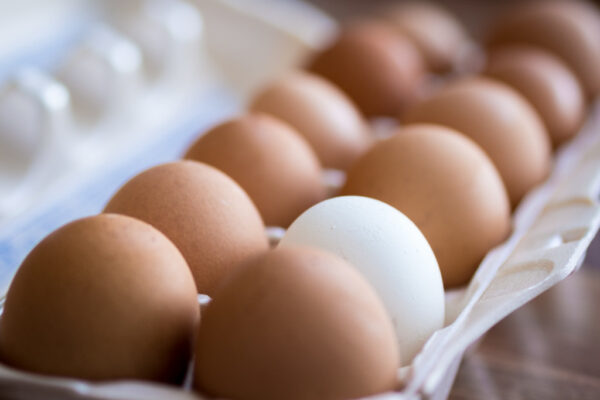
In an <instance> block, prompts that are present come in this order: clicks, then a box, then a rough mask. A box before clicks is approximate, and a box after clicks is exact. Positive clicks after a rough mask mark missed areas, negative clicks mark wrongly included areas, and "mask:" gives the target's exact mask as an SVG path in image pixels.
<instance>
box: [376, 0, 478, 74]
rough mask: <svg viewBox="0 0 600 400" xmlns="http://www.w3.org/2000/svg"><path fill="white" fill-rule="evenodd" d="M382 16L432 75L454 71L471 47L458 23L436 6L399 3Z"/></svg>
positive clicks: (416, 2)
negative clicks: (414, 49) (408, 41)
mask: <svg viewBox="0 0 600 400" xmlns="http://www.w3.org/2000/svg"><path fill="white" fill-rule="evenodd" d="M382 16H383V18H384V19H385V20H386V21H387V22H389V23H390V24H391V25H392V26H393V27H394V29H396V30H398V32H400V33H402V34H404V35H406V37H407V38H409V39H410V40H411V41H412V42H413V43H414V44H415V45H416V47H417V48H418V49H419V51H420V53H421V55H422V57H423V59H424V60H425V63H426V64H427V67H428V68H429V69H430V70H432V71H434V72H448V71H450V70H452V69H454V68H455V67H456V66H457V65H458V64H459V63H460V62H461V61H462V59H461V58H462V57H463V56H465V54H466V52H467V50H468V48H469V47H470V46H471V41H470V39H469V37H468V35H467V33H466V32H465V29H464V28H463V26H462V25H461V23H460V22H459V21H458V20H457V19H456V17H454V15H452V14H451V13H450V12H449V11H448V10H446V9H445V8H444V7H443V6H441V5H439V4H435V3H429V2H424V1H408V2H402V3H398V4H395V5H394V6H392V7H391V8H389V9H386V10H385V11H384V12H383V13H382Z"/></svg>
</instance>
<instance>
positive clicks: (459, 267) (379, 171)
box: [292, 125, 511, 329]
mask: <svg viewBox="0 0 600 400" xmlns="http://www.w3.org/2000/svg"><path fill="white" fill-rule="evenodd" d="M342 194H345V195H361V196H369V197H373V198H376V199H379V200H381V201H384V202H386V203H388V204H390V205H392V206H394V207H395V208H396V209H398V210H400V211H401V212H402V213H404V214H405V215H406V216H407V217H408V218H410V219H411V220H412V222H414V223H415V224H416V226H417V227H418V228H419V229H420V230H421V232H423V234H424V235H425V238H427V241H428V242H429V245H431V247H432V249H433V252H434V253H435V256H436V258H437V261H438V263H439V267H440V270H441V273H442V278H443V281H444V285H445V287H446V288H450V287H457V286H461V285H464V284H466V283H468V282H469V280H470V279H471V277H472V276H473V273H474V272H475V270H476V269H477V267H478V265H479V263H480V261H481V260H482V258H483V257H484V256H485V254H486V253H487V252H488V251H489V250H490V249H491V248H492V247H494V246H495V245H497V244H499V243H501V242H502V241H503V240H504V239H505V238H506V237H507V236H508V233H509V231H510V225H511V221H510V204H509V201H508V196H507V194H506V189H505V188H504V185H503V183H502V180H501V178H500V176H499V174H498V172H497V170H496V168H495V167H494V165H493V164H492V162H491V161H490V159H489V158H488V157H487V156H486V154H485V153H484V152H483V150H481V148H479V147H478V146H477V145H476V144H475V143H474V142H473V141H471V140H470V139H468V138H467V137H465V136H463V135H461V134H460V133H458V132H456V131H453V130H451V129H448V128H445V127H442V126H435V125H413V126H406V127H405V128H403V129H401V130H400V131H399V132H398V133H396V134H395V135H394V136H392V137H391V138H389V139H387V140H385V141H382V142H380V143H378V144H377V145H376V146H375V147H373V149H371V151H369V152H368V153H367V154H365V156H363V157H362V158H361V159H360V160H359V161H358V162H357V163H356V165H355V166H354V167H353V168H352V169H351V170H350V172H349V173H348V180H347V182H346V184H345V186H344V187H343V188H342ZM365 223H366V222H365ZM292 227H293V225H292ZM399 241H400V239H399ZM403 242H404V243H405V244H403V246H405V247H406V246H411V245H412V243H411V242H408V240H404V241H403ZM397 247H399V245H397ZM405 251H406V250H405ZM419 267H421V266H419ZM416 286H417V287H416V288H415V289H414V290H417V291H418V290H423V289H421V288H420V287H419V286H418V285H416ZM405 329H406V328H405Z"/></svg>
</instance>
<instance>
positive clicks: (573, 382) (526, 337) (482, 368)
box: [450, 238, 600, 400]
mask: <svg viewBox="0 0 600 400" xmlns="http://www.w3.org/2000/svg"><path fill="white" fill-rule="evenodd" d="M598 250H600V240H599V239H598V238H597V239H596V241H595V243H594V244H593V248H592V250H591V251H590V254H589V256H588V259H587V260H586V263H585V264H584V266H583V267H582V269H581V270H579V271H578V272H576V273H575V274H573V275H572V276H570V277H569V278H567V279H566V280H564V281H562V282H561V283H559V284H558V285H557V286H555V287H554V288H552V289H550V290H549V291H548V292H546V293H544V294H542V295H541V296H539V297H538V298H536V299H535V300H533V301H532V302H530V303H528V304H526V305H525V306H523V307H522V308H520V309H519V310H517V311H516V312H514V313H513V314H511V315H510V316H508V317H507V318H506V319H504V320H503V321H502V322H500V324H498V325H496V326H495V327H494V328H492V330H491V331H490V332H488V333H487V334H486V336H485V337H484V338H483V340H482V341H481V343H480V344H479V345H478V346H477V348H476V349H475V350H474V351H472V352H470V353H469V354H467V355H466V356H465V358H464V359H463V362H462V364H461V367H460V370H459V372H458V376H457V378H456V381H455V383H454V386H453V388H452V392H451V394H450V399H454V400H459V399H460V400H467V399H490V400H493V399H546V400H553V399H556V400H559V399H560V400H568V399H582V400H583V399H590V400H592V399H594V400H597V399H600V260H599V259H598V257H597V256H596V254H595V253H596V252H597V251H598Z"/></svg>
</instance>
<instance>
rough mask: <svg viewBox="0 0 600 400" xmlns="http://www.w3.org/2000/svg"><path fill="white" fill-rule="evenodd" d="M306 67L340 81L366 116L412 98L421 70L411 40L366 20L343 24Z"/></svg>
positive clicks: (393, 109)
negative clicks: (334, 39) (341, 28)
mask: <svg viewBox="0 0 600 400" xmlns="http://www.w3.org/2000/svg"><path fill="white" fill-rule="evenodd" d="M308 69H309V70H310V71H312V72H314V73H316V74H319V75H321V76H323V77H325V78H327V79H329V80H330V81H332V82H333V83H334V84H336V85H337V86H339V87H340V88H341V89H342V90H343V91H345V92H346V93H347V94H348V95H349V96H350V98H351V99H352V100H354V102H355V103H356V104H357V105H358V107H359V109H360V110H361V111H362V112H363V114H365V115H366V116H367V117H380V116H395V115H397V114H398V113H399V112H400V111H401V110H402V109H403V108H405V107H406V106H407V105H408V104H409V103H411V102H412V101H413V100H414V99H415V98H416V96H417V95H418V91H419V88H420V86H421V84H422V82H423V79H424V75H425V66H424V62H423V59H422V58H421V55H420V53H419V51H418V50H417V48H416V47H415V45H414V44H413V43H412V42H411V41H410V40H409V39H407V38H405V37H404V36H402V35H400V34H398V33H397V32H396V31H394V29H393V28H390V27H389V26H387V24H384V23H376V22H371V21H369V22H361V23H355V24H353V25H350V26H347V27H346V28H344V29H343V30H342V32H341V33H340V35H339V36H338V38H337V40H336V41H334V42H333V43H332V44H331V45H330V46H329V47H327V48H325V49H324V50H323V51H321V52H320V53H319V54H317V55H316V56H315V57H314V58H313V60H312V61H311V62H310V64H309V67H308Z"/></svg>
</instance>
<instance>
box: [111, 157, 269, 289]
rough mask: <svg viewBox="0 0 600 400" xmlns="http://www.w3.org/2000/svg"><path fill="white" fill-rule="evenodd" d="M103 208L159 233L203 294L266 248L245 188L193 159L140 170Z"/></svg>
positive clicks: (258, 217) (252, 205)
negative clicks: (176, 251)
mask: <svg viewBox="0 0 600 400" xmlns="http://www.w3.org/2000/svg"><path fill="white" fill-rule="evenodd" d="M105 212H109V213H117V214H125V215H129V216H132V217H135V218H138V219H140V220H142V221H145V222H147V223H149V224H150V225H152V226H154V227H155V228H157V229H158V230H160V231H161V232H162V233H164V234H165V235H166V236H167V237H168V238H169V239H171V241H172V242H173V243H174V244H175V245H176V246H177V248H178V249H179V250H180V251H181V253H182V254H183V256H184V257H185V259H186V261H187V263H188V265H189V266H190V269H191V270H192V274H193V275H194V279H195V281H196V286H197V287H198V292H199V293H203V294H208V295H212V294H213V292H214V290H215V288H216V286H217V285H218V284H219V283H220V282H221V280H222V279H223V278H225V277H226V276H227V275H228V274H229V273H231V272H232V271H233V270H235V269H236V268H237V267H238V266H239V264H240V263H241V262H243V261H245V260H246V259H247V258H249V257H253V256H255V255H257V254H259V253H261V252H263V251H265V250H267V248H268V243H267V238H266V235H265V233H264V224H263V222H262V219H261V217H260V214H259V213H258V210H257V209H256V207H255V206H254V204H253V203H252V200H250V198H249V197H248V195H247V194H246V192H244V190H243V189H242V188H241V187H240V186H239V185H238V184H237V183H235V182H234V181H233V180H232V179H231V178H230V177H228V176H227V175H225V174H224V173H223V172H221V171H219V170H218V169H216V168H214V167H211V166H209V165H206V164H203V163H199V162H196V161H179V162H173V163H168V164H162V165H159V166H156V167H153V168H150V169H149V170H146V171H144V172H142V173H141V174H139V175H137V176H136V177H134V178H132V179H131V180H130V181H129V182H127V183H126V184H125V185H123V187H122V188H121V189H119V191H118V192H117V193H116V194H115V195H114V196H113V198H112V199H111V200H110V202H109V203H108V204H107V206H106V208H105Z"/></svg>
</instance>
